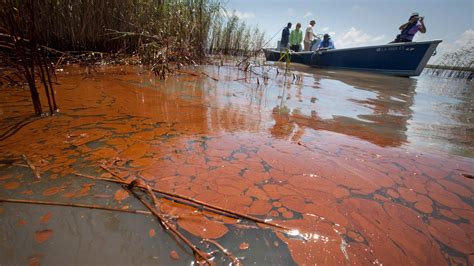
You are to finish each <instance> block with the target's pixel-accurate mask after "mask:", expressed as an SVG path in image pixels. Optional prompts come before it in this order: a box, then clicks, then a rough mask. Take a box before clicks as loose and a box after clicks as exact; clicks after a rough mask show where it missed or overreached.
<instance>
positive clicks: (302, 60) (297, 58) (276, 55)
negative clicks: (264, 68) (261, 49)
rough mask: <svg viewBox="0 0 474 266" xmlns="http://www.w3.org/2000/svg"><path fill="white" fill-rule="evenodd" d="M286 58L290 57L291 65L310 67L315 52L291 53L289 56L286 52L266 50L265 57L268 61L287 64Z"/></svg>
mask: <svg viewBox="0 0 474 266" xmlns="http://www.w3.org/2000/svg"><path fill="white" fill-rule="evenodd" d="M286 56H289V58H290V62H291V63H298V64H305V65H309V64H310V63H311V57H312V56H313V52H290V53H288V54H287V53H286V52H285V51H278V50H271V49H270V50H265V57H266V58H267V60H268V61H281V62H286Z"/></svg>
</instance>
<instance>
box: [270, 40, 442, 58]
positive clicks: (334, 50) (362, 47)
mask: <svg viewBox="0 0 474 266" xmlns="http://www.w3.org/2000/svg"><path fill="white" fill-rule="evenodd" d="M442 41H443V40H432V41H423V42H402V43H400V42H398V43H387V44H380V45H371V46H360V47H350V48H338V49H329V50H323V51H302V52H291V51H290V54H301V55H302V54H310V53H311V54H312V53H315V52H323V53H336V52H340V51H351V50H360V49H371V48H381V47H386V46H399V45H401V46H408V45H418V44H428V43H429V44H434V43H437V44H439V43H441V42H442ZM268 51H270V52H277V53H282V52H284V51H281V50H277V49H275V48H270V49H268Z"/></svg>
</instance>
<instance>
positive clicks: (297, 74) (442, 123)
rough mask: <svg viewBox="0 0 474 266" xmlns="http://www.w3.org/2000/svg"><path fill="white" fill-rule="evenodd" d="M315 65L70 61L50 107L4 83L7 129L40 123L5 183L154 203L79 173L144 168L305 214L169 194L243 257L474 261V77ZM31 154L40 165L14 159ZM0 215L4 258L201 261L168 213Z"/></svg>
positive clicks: (159, 178)
mask: <svg viewBox="0 0 474 266" xmlns="http://www.w3.org/2000/svg"><path fill="white" fill-rule="evenodd" d="M298 70H299V71H298ZM303 70H305V69H304V68H296V71H294V72H292V73H291V74H287V75H283V74H282V73H283V70H282V69H280V70H279V71H277V70H276V68H274V67H257V68H254V72H243V71H240V70H238V69H237V68H234V67H230V66H222V67H217V66H202V67H197V68H194V69H189V70H187V71H188V72H189V73H192V74H189V73H185V72H183V73H180V74H178V75H177V76H175V77H173V78H170V79H168V80H166V81H159V80H157V79H156V78H155V77H153V75H151V74H149V73H148V72H147V71H145V70H144V69H141V68H136V67H97V68H95V69H93V70H92V71H91V70H90V69H87V70H86V69H84V68H81V67H78V66H70V67H67V68H65V69H64V70H62V71H60V72H58V73H57V78H58V81H57V82H58V84H57V85H55V89H56V93H57V99H58V105H59V106H60V112H59V113H58V114H57V115H54V116H52V117H47V118H42V119H35V120H31V118H30V114H31V113H32V107H31V106H30V104H29V92H28V91H27V90H24V89H19V88H8V87H3V88H1V89H0V95H1V100H0V111H1V117H2V123H1V124H0V126H1V129H2V130H5V129H7V128H11V127H13V126H15V125H18V123H23V121H26V120H28V119H30V120H28V123H24V124H21V125H22V126H21V127H20V128H19V129H18V132H16V133H15V134H13V135H12V136H10V137H8V138H6V139H4V140H2V141H1V142H0V159H2V160H3V161H2V162H1V163H2V164H1V165H0V197H1V198H16V199H38V200H50V201H58V202H75V203H84V204H86V203H87V204H96V205H102V206H108V207H113V208H118V209H142V210H143V206H141V205H140V202H137V200H136V199H135V198H134V197H133V196H132V195H130V193H129V192H128V191H127V190H125V189H124V188H122V187H121V186H120V185H116V184H113V183H109V182H104V181H98V180H90V179H85V178H81V177H79V176H76V175H74V174H75V173H83V174H85V175H93V176H101V177H103V178H114V175H116V176H119V177H120V178H123V179H125V180H131V179H133V178H135V177H140V178H142V179H143V180H145V181H146V182H147V183H148V184H149V185H150V186H152V187H154V188H156V189H160V190H163V191H167V192H170V193H175V194H179V195H183V196H186V197H189V198H192V199H196V200H199V201H202V202H205V203H208V204H212V205H215V206H219V207H221V208H225V209H230V210H235V211H238V212H240V213H244V214H248V215H251V216H254V217H258V218H262V219H267V220H268V221H272V222H276V223H278V224H281V225H285V226H286V227H289V228H291V229H292V231H290V232H282V231H281V230H274V229H272V228H268V227H265V226H262V225H258V224H255V223H251V222H248V221H244V220H242V219H237V218H235V217H228V216H224V215H221V214H216V213H213V212H210V211H208V210H205V209H202V208H196V207H192V206H188V205H184V204H180V203H177V202H175V201H172V200H170V199H169V198H166V197H160V198H159V200H158V201H159V209H160V210H161V212H162V213H164V214H166V215H168V217H171V218H170V219H173V220H174V221H175V224H176V228H178V229H179V230H181V231H182V232H183V233H184V234H185V235H186V236H188V237H189V238H190V239H191V240H192V242H193V243H194V244H195V245H196V246H197V247H199V248H201V249H203V250H205V251H206V252H212V251H215V250H216V248H215V246H213V245H212V244H209V243H212V242H203V241H201V240H202V239H209V240H211V241H216V242H218V243H219V244H220V245H222V246H223V247H225V248H226V249H228V250H229V251H231V252H232V254H233V255H235V256H236V257H237V258H239V259H240V262H241V263H242V264H251V263H257V264H272V265H275V264H285V265H288V264H300V265H304V264H306V265H313V264H323V265H347V264H356V265H368V264H371V265H372V264H380V265H382V264H383V265H409V264H410V265H411V264H416V265H447V264H472V263H473V262H474V261H473V259H474V257H473V255H472V254H474V233H473V232H474V201H473V193H474V180H473V179H472V178H467V176H472V175H473V174H474V166H473V165H474V160H473V159H472V158H473V154H474V151H473V146H472V142H473V140H474V136H473V134H472V132H473V125H472V112H471V111H470V110H472V105H473V103H472V98H473V97H472V89H469V84H451V83H449V82H447V81H446V82H445V81H443V80H438V81H433V80H429V79H432V77H423V76H422V77H420V78H418V79H406V78H396V77H385V76H375V75H368V74H354V73H344V72H331V71H322V70H311V72H309V73H304V72H302V71H303ZM202 73H205V75H204V74H202ZM443 82H445V84H443ZM443 86H444V87H443ZM43 102H44V101H43ZM440 113H441V114H442V115H440ZM22 154H24V155H26V156H28V158H29V159H30V161H31V162H32V163H33V164H34V165H35V167H36V168H37V169H38V171H39V173H40V174H41V179H37V178H35V175H34V174H33V172H32V170H31V169H30V168H29V167H28V165H25V164H24V163H21V162H20V163H18V162H10V161H8V160H11V159H12V158H20V157H21V155H22ZM100 165H106V166H107V167H108V168H107V169H111V170H112V171H113V175H112V174H111V173H110V172H107V171H104V169H103V168H101V167H100ZM0 221H1V222H0V234H1V236H0V247H1V248H0V250H1V251H0V263H5V264H19V263H22V264H26V263H30V264H34V263H39V262H41V263H45V264H63V263H72V264H84V263H107V264H114V263H117V264H132V263H133V264H153V263H161V264H181V265H184V264H188V265H189V263H190V262H191V261H192V260H193V256H192V253H191V252H190V251H189V250H187V249H186V247H185V246H183V245H181V244H179V241H178V242H177V241H176V240H175V239H174V238H173V237H172V236H171V235H168V234H167V233H166V232H164V231H163V230H162V229H161V227H159V224H158V223H157V221H156V220H155V218H153V216H146V215H138V214H137V215H135V214H126V213H115V212H107V211H101V210H87V209H77V208H66V207H53V206H33V205H19V204H14V203H0ZM98 250H101V252H99V251H98ZM102 251H103V252H102ZM118 254H119V255H118ZM213 254H214V255H215V257H216V258H215V261H216V262H217V263H218V264H223V263H229V262H230V260H229V258H228V257H226V256H225V255H223V254H222V252H218V251H216V252H213Z"/></svg>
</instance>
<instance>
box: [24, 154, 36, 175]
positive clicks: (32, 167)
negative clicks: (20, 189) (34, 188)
mask: <svg viewBox="0 0 474 266" xmlns="http://www.w3.org/2000/svg"><path fill="white" fill-rule="evenodd" d="M21 158H23V160H24V161H25V162H26V164H28V166H29V167H30V168H31V171H33V173H34V174H35V177H36V179H41V176H40V173H39V171H38V169H37V168H36V167H35V166H34V165H33V163H32V162H31V161H30V159H28V157H26V155H24V154H22V155H21Z"/></svg>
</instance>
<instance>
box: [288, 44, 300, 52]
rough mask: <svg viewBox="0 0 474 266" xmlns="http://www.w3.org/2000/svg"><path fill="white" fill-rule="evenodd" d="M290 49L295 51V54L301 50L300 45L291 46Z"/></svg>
mask: <svg viewBox="0 0 474 266" xmlns="http://www.w3.org/2000/svg"><path fill="white" fill-rule="evenodd" d="M290 49H291V50H293V51H295V52H299V51H300V49H301V45H299V44H294V45H291V47H290Z"/></svg>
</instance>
